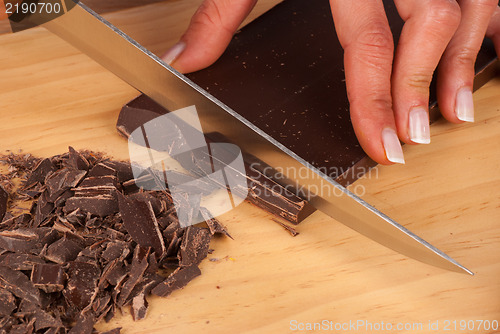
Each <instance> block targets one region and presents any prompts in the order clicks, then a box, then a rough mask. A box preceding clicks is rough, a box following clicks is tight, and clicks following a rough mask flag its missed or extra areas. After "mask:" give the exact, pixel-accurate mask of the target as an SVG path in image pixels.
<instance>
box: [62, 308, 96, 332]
mask: <svg viewBox="0 0 500 334" xmlns="http://www.w3.org/2000/svg"><path fill="white" fill-rule="evenodd" d="M94 322H95V317H94V314H93V313H92V312H91V311H84V312H81V313H80V315H79V316H78V319H77V320H76V324H75V325H74V326H73V328H71V330H70V331H69V332H68V334H92V331H93V330H94Z"/></svg>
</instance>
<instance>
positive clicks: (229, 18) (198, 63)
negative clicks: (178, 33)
mask: <svg viewBox="0 0 500 334" xmlns="http://www.w3.org/2000/svg"><path fill="white" fill-rule="evenodd" d="M256 2H257V0H204V1H203V3H202V4H201V6H200V7H199V8H198V10H197V11H196V13H195V14H194V15H193V17H192V19H191V22H190V24H189V27H188V29H187V30H186V32H185V33H184V35H183V36H182V37H181V39H180V41H179V42H178V43H177V44H175V45H174V46H172V47H171V48H170V49H169V50H168V51H167V52H166V53H165V54H164V55H163V56H162V59H163V60H164V61H165V62H166V63H168V64H171V65H172V66H173V67H174V68H175V69H177V70H178V71H179V72H183V73H189V72H194V71H197V70H200V69H202V68H205V67H207V66H209V65H211V64H212V63H214V62H215V61H216V60H217V59H218V58H219V57H220V56H221V55H222V53H223V52H224V50H225V49H226V47H227V45H228V44H229V42H230V41H231V38H232V37H233V35H234V33H235V31H236V30H237V29H238V27H239V26H240V24H241V22H243V20H244V19H245V18H246V17H247V16H248V14H249V13H250V11H251V10H252V9H253V7H254V6H255V3H256Z"/></svg>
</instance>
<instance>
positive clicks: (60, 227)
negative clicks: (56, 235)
mask: <svg viewBox="0 0 500 334" xmlns="http://www.w3.org/2000/svg"><path fill="white" fill-rule="evenodd" d="M52 227H53V228H54V229H55V230H57V231H59V232H62V233H64V232H72V233H74V232H76V229H75V226H73V224H71V223H70V222H69V221H67V220H65V219H61V218H60V217H59V218H58V219H57V220H56V221H55V222H54V224H53V226H52Z"/></svg>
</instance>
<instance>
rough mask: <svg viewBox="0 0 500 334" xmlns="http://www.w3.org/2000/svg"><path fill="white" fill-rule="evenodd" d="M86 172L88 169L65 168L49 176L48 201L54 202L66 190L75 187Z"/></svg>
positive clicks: (46, 181) (47, 180)
mask: <svg viewBox="0 0 500 334" xmlns="http://www.w3.org/2000/svg"><path fill="white" fill-rule="evenodd" d="M86 174H87V172H86V171H82V170H76V169H69V168H63V169H59V170H57V171H55V172H54V173H52V174H50V175H49V176H47V178H46V179H45V184H46V185H47V191H48V194H49V196H48V198H47V199H48V201H50V202H54V201H55V200H56V199H57V198H58V197H59V196H60V195H61V194H62V193H63V192H64V191H66V190H68V189H71V188H75V187H76V186H77V185H78V183H80V181H81V180H82V179H83V178H84V177H85V175H86Z"/></svg>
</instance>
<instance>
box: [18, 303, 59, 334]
mask: <svg viewBox="0 0 500 334" xmlns="http://www.w3.org/2000/svg"><path fill="white" fill-rule="evenodd" d="M27 306H28V307H25V308H26V310H25V311H27V312H29V313H31V319H32V320H34V322H35V331H39V330H41V329H44V328H61V327H63V324H62V322H61V319H59V318H54V317H53V316H52V315H50V314H49V313H47V312H45V311H44V310H42V309H41V308H40V307H38V306H35V305H33V304H31V305H27Z"/></svg>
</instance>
